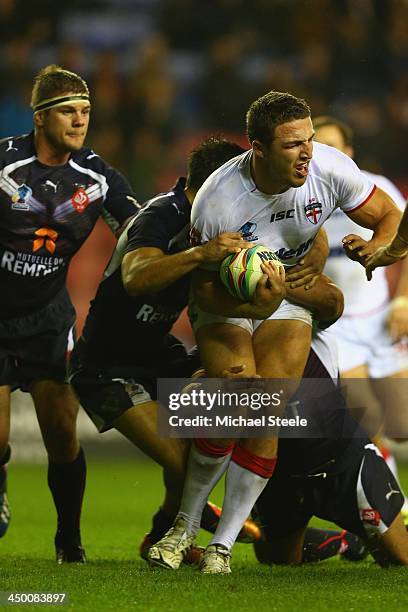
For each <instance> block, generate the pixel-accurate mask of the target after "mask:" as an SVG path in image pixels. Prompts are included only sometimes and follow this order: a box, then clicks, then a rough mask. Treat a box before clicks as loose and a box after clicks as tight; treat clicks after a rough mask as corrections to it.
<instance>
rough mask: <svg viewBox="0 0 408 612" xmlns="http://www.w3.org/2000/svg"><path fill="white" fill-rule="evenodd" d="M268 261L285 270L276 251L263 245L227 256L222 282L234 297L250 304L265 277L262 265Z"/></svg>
mask: <svg viewBox="0 0 408 612" xmlns="http://www.w3.org/2000/svg"><path fill="white" fill-rule="evenodd" d="M267 261H273V262H274V263H275V264H276V265H277V266H279V267H282V268H283V264H282V262H281V261H280V259H279V257H277V255H275V253H274V251H272V250H271V249H270V248H269V247H266V246H264V245H262V244H258V245H256V246H254V247H251V248H250V249H242V251H240V252H239V253H233V254H232V255H227V257H226V258H225V259H223V261H222V262H221V266H220V277H221V281H222V283H223V284H224V285H225V287H226V288H227V290H228V292H229V293H230V294H231V295H232V296H234V297H236V298H238V299H240V300H243V301H244V302H248V301H250V300H251V299H252V296H253V295H254V293H255V291H256V286H257V284H258V281H259V279H260V278H261V276H262V275H263V272H262V270H261V264H262V263H265V262H267Z"/></svg>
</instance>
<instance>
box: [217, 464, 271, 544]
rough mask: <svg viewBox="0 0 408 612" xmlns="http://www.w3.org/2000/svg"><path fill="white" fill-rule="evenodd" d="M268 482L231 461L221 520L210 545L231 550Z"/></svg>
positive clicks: (266, 479) (226, 479)
mask: <svg viewBox="0 0 408 612" xmlns="http://www.w3.org/2000/svg"><path fill="white" fill-rule="evenodd" d="M268 480H269V479H268V478H263V477H262V476H258V474H254V472H250V471H249V470H247V469H245V468H243V467H241V466H240V465H238V464H237V463H235V461H231V463H230V464H229V466H228V472H227V476H226V478H225V496H224V504H223V507H222V514H221V518H220V521H219V523H218V527H217V530H216V532H215V533H214V535H213V537H212V539H211V542H210V544H222V545H223V546H225V547H226V548H228V550H231V548H232V547H233V545H234V542H235V540H236V539H237V537H238V534H239V532H240V531H241V529H242V527H243V525H244V523H245V521H246V519H247V518H248V515H249V513H250V512H251V510H252V508H253V506H254V504H255V502H256V500H257V499H258V497H259V496H260V494H261V493H262V491H263V490H264V488H265V486H266V485H267V483H268Z"/></svg>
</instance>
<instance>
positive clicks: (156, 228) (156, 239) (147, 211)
mask: <svg viewBox="0 0 408 612" xmlns="http://www.w3.org/2000/svg"><path fill="white" fill-rule="evenodd" d="M187 212H189V211H186V210H181V209H180V208H178V207H177V206H175V205H174V204H173V202H169V201H168V200H167V201H165V202H162V203H160V204H156V203H155V204H153V205H149V206H147V207H146V208H144V209H143V210H141V211H140V213H139V214H138V215H137V217H136V219H135V221H134V223H133V224H132V227H131V228H130V229H129V231H128V243H127V245H126V249H125V252H126V253H129V252H130V251H134V250H136V249H139V248H141V247H155V248H157V249H160V250H162V251H163V252H164V253H166V252H168V251H169V245H170V243H171V241H172V240H173V239H174V240H175V239H176V238H177V235H178V234H180V233H182V230H183V228H187V229H189V223H190V218H189V215H188V214H187ZM186 248H188V245H187V244H186Z"/></svg>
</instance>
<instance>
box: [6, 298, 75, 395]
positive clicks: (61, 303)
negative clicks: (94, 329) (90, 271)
mask: <svg viewBox="0 0 408 612" xmlns="http://www.w3.org/2000/svg"><path fill="white" fill-rule="evenodd" d="M75 318H76V317H75V309H74V307H73V305H72V302H71V300H70V298H69V295H68V292H67V291H66V289H63V290H62V291H60V292H59V293H58V295H57V296H56V297H55V298H54V299H53V300H52V301H51V302H49V304H47V306H45V307H44V308H41V310H38V311H36V312H34V313H32V314H30V315H26V316H24V317H18V318H15V319H6V320H3V321H0V385H10V386H11V387H12V389H17V388H20V389H22V390H23V391H26V390H27V386H28V385H29V384H30V382H32V381H34V380H55V381H57V382H60V383H64V382H67V352H68V350H69V345H70V342H72V343H73V337H74V329H75V328H74V325H75Z"/></svg>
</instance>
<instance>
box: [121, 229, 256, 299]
mask: <svg viewBox="0 0 408 612" xmlns="http://www.w3.org/2000/svg"><path fill="white" fill-rule="evenodd" d="M246 246H247V243H246V242H245V241H244V240H242V236H241V234H239V233H237V232H229V233H224V234H220V235H219V236H217V238H214V239H213V240H209V241H208V242H206V243H205V244H202V245H200V246H195V247H192V248H191V249H187V250H186V251H181V252H180V253H175V254H174V255H166V254H165V253H163V251H162V250H161V249H158V248H155V247H140V248H138V249H135V250H134V251H130V252H129V253H126V254H125V256H124V258H123V260H122V282H123V286H124V288H125V290H126V291H127V292H128V293H129V295H133V296H134V295H145V294H146V293H157V292H158V291H161V290H162V289H165V288H166V287H168V286H169V285H171V284H172V283H174V282H175V281H176V280H178V279H179V278H181V277H182V276H184V275H185V274H188V273H189V272H191V271H192V270H194V269H195V268H197V267H198V266H200V265H201V264H202V263H203V262H204V261H207V262H214V261H220V260H222V259H224V257H226V256H227V255H229V254H230V253H239V251H240V250H241V249H242V248H246Z"/></svg>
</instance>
